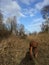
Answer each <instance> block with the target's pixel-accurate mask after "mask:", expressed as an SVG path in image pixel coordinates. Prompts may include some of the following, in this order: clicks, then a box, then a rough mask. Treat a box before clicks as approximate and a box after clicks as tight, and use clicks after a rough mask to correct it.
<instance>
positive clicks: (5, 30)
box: [0, 11, 26, 37]
mask: <svg viewBox="0 0 49 65" xmlns="http://www.w3.org/2000/svg"><path fill="white" fill-rule="evenodd" d="M3 21H4V20H3V14H2V12H1V11H0V36H8V35H10V34H14V35H16V36H20V37H25V36H26V34H25V27H24V25H23V24H18V23H17V20H16V16H13V17H8V18H7V20H6V21H5V23H4V22H3Z"/></svg>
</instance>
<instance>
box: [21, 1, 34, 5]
mask: <svg viewBox="0 0 49 65" xmlns="http://www.w3.org/2000/svg"><path fill="white" fill-rule="evenodd" d="M20 1H21V2H22V3H23V4H26V5H30V4H31V2H34V1H35V0H20Z"/></svg>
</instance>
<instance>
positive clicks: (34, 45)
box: [29, 41, 38, 59]
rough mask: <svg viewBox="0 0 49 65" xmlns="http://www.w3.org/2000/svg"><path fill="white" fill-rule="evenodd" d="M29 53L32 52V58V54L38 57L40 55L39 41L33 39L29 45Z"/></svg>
mask: <svg viewBox="0 0 49 65" xmlns="http://www.w3.org/2000/svg"><path fill="white" fill-rule="evenodd" d="M29 53H30V58H31V59H32V55H33V56H34V57H35V58H37V55H38V43H37V42H35V41H31V42H30V45H29Z"/></svg>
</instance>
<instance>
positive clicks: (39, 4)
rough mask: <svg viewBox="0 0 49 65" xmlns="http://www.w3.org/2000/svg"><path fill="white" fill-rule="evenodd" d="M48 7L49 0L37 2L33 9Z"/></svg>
mask: <svg viewBox="0 0 49 65" xmlns="http://www.w3.org/2000/svg"><path fill="white" fill-rule="evenodd" d="M46 5H49V0H43V1H42V2H38V3H37V4H36V5H35V7H36V8H37V9H38V10H40V9H41V8H43V7H44V6H46Z"/></svg>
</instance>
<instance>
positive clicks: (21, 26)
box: [19, 24, 25, 36]
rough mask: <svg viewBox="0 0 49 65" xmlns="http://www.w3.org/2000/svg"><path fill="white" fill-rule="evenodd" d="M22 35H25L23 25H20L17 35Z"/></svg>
mask: <svg viewBox="0 0 49 65" xmlns="http://www.w3.org/2000/svg"><path fill="white" fill-rule="evenodd" d="M24 34H25V30H24V25H23V24H20V26H19V35H20V36H24Z"/></svg>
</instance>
